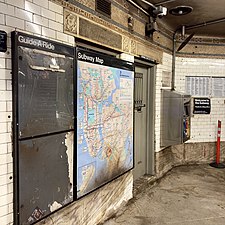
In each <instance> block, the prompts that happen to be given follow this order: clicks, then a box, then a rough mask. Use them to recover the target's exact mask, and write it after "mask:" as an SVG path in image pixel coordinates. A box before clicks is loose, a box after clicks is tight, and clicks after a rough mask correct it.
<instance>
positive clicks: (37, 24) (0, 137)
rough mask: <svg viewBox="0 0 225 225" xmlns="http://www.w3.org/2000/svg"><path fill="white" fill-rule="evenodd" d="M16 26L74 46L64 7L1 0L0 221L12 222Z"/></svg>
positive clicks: (32, 0)
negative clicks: (4, 49)
mask: <svg viewBox="0 0 225 225" xmlns="http://www.w3.org/2000/svg"><path fill="white" fill-rule="evenodd" d="M15 29H17V30H18V29H19V30H20V31H24V32H28V33H32V34H34V35H35V34H37V35H38V36H40V35H41V36H45V37H48V38H51V39H54V40H55V41H59V42H63V43H66V44H69V45H72V46H74V38H73V37H72V36H69V35H67V34H64V33H63V7H61V6H59V5H56V4H54V3H52V2H49V1H48V0H0V30H4V31H6V32H7V33H8V51H7V53H0V225H9V224H12V223H13V181H12V179H10V177H11V176H12V172H13V164H12V143H11V122H12V121H11V120H12V82H11V78H12V75H11V69H12V68H11V67H12V65H11V38H10V37H11V35H10V32H11V31H14V30H15Z"/></svg>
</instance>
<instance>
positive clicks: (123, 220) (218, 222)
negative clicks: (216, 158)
mask: <svg viewBox="0 0 225 225" xmlns="http://www.w3.org/2000/svg"><path fill="white" fill-rule="evenodd" d="M118 224H120V225H148V224H152V225H164V224H165V225H166V224H171V225H225V169H215V168H212V167H210V166H208V165H198V166H182V167H177V168H174V169H173V170H172V171H170V172H169V173H168V174H167V175H166V176H165V177H164V178H162V179H161V180H160V181H159V183H158V184H156V185H155V186H154V187H148V188H147V189H145V190H143V191H142V192H141V193H140V194H137V196H136V197H135V198H134V199H132V200H131V201H130V202H129V203H128V205H127V206H126V207H124V208H123V209H121V211H120V212H118V213H117V215H116V216H115V217H114V218H111V219H110V220H108V221H106V222H105V223H104V225H118Z"/></svg>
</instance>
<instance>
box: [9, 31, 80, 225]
mask: <svg viewBox="0 0 225 225" xmlns="http://www.w3.org/2000/svg"><path fill="white" fill-rule="evenodd" d="M19 36H23V37H26V38H33V39H35V40H40V41H43V42H48V43H51V44H52V45H54V46H55V49H54V50H51V49H46V48H44V47H41V46H31V45H29V44H27V43H21V42H20V41H19V40H18V39H19ZM19 46H23V47H28V48H31V49H32V48H33V49H40V50H44V51H48V52H53V53H58V54H63V55H65V56H70V57H72V58H73V69H74V68H75V60H74V56H75V51H74V48H73V47H71V46H68V45H65V44H61V43H58V42H54V41H50V40H48V39H44V38H39V37H36V36H32V35H28V34H25V33H21V32H17V31H14V32H12V86H13V90H12V92H13V193H14V194H13V203H14V206H13V209H14V224H15V225H19V224H20V221H19V209H20V205H19V203H20V199H19V173H18V171H19V141H22V140H26V139H30V138H39V137H45V136H49V135H54V134H60V133H64V132H69V131H73V132H74V131H75V127H74V129H69V130H63V131H58V132H52V133H47V134H41V135H36V136H31V137H28V138H27V137H25V138H19V124H18V123H19V120H18V115H19V112H18V107H19V103H18V47H19ZM73 79H74V80H76V79H75V77H74V78H73ZM74 87H76V86H74ZM73 92H75V90H73ZM74 97H75V96H74ZM74 133H75V132H74ZM74 137H75V135H74ZM74 139H75V138H74ZM74 143H75V140H74ZM74 162H75V161H74ZM73 164H74V163H73ZM73 201H74V198H73ZM73 201H72V202H73ZM72 202H70V203H68V204H66V205H64V206H63V207H61V208H59V209H57V210H55V211H54V212H51V213H50V214H48V215H46V216H43V217H42V218H41V219H40V220H38V221H36V222H40V221H41V220H43V219H44V218H46V217H47V216H49V215H51V214H53V213H55V212H56V211H59V210H60V209H62V208H65V207H66V206H67V205H69V204H71V203H72ZM36 222H34V223H36ZM34 223H33V224H34Z"/></svg>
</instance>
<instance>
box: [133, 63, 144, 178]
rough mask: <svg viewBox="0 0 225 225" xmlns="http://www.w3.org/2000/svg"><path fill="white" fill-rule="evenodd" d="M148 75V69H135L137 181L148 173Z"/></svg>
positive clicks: (134, 173)
mask: <svg viewBox="0 0 225 225" xmlns="http://www.w3.org/2000/svg"><path fill="white" fill-rule="evenodd" d="M147 74H148V69H147V68H142V67H135V89H134V92H135V94H134V105H135V112H134V125H135V128H134V129H135V130H134V132H135V134H134V135H135V139H134V151H135V168H134V170H133V175H134V179H137V178H139V177H141V176H143V175H144V174H146V173H147V103H148V100H147V93H148V91H147V86H148V80H147V78H148V77H147Z"/></svg>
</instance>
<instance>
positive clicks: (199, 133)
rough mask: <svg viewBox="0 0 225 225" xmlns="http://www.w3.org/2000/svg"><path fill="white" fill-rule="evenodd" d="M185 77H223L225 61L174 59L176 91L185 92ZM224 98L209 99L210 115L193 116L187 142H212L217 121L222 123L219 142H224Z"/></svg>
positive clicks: (215, 133) (224, 74)
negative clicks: (189, 137) (189, 136)
mask: <svg viewBox="0 0 225 225" xmlns="http://www.w3.org/2000/svg"><path fill="white" fill-rule="evenodd" d="M185 76H223V77H225V59H207V58H198V59H196V58H183V57H177V59H176V79H175V86H176V90H178V91H182V92H185ZM224 101H225V97H224V98H211V113H210V115H193V116H192V118H191V139H190V141H189V142H192V143H193V142H214V141H216V135H217V121H218V120H221V121H222V131H221V140H222V141H225V102H224Z"/></svg>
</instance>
